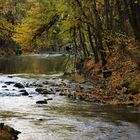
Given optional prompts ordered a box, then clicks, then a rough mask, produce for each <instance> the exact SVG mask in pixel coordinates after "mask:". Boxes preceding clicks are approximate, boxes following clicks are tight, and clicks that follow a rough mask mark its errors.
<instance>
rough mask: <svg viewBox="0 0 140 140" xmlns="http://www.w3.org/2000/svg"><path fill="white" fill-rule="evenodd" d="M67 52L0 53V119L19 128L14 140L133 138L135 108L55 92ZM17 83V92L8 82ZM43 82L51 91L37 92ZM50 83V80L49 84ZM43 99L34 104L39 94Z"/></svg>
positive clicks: (139, 126)
mask: <svg viewBox="0 0 140 140" xmlns="http://www.w3.org/2000/svg"><path fill="white" fill-rule="evenodd" d="M67 59H68V56H63V55H60V54H58V55H53V54H52V55H48V54H36V55H26V56H16V57H9V58H1V59H0V73H1V74H0V122H4V123H6V124H8V125H10V126H12V127H14V128H15V129H17V130H19V131H21V134H20V135H19V140H139V139H140V108H138V107H131V106H115V105H114V106H111V105H110V106H109V105H97V104H93V103H88V102H84V101H79V100H72V99H69V98H67V97H64V96H59V92H57V90H56V89H57V88H58V87H59V86H61V84H62V82H65V83H68V84H70V83H69V80H68V79H62V78H61V76H62V74H63V72H64V71H65V69H66V65H65V64H66V63H67V62H68V60H67ZM16 82H18V83H22V84H23V85H24V86H25V87H24V89H25V90H26V91H27V92H28V93H29V96H22V95H21V93H20V90H19V88H17V87H14V83H16ZM43 82H47V84H44V85H43V86H44V87H45V88H53V90H54V91H55V92H56V94H53V95H47V96H43V95H41V94H38V93H37V92H36V90H35V89H36V86H39V85H40V83H43ZM54 84H55V86H54ZM50 97H51V98H53V100H50V101H49V102H48V104H44V105H43V104H42V105H40V104H36V101H38V100H42V99H44V98H50Z"/></svg>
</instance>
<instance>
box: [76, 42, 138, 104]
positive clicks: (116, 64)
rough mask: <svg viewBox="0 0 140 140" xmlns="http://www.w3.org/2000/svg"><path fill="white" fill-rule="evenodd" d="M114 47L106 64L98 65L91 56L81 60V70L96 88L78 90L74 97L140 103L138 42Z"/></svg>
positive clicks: (116, 102) (121, 102) (114, 102)
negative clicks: (122, 46)
mask: <svg viewBox="0 0 140 140" xmlns="http://www.w3.org/2000/svg"><path fill="white" fill-rule="evenodd" d="M130 45H131V46H130ZM132 45H133V46H132ZM114 48H115V49H114V50H113V52H112V53H111V54H110V56H109V57H108V62H107V64H106V65H105V66H104V67H102V65H101V63H98V64H95V63H94V60H93V59H92V58H91V57H89V58H86V59H85V60H84V61H80V62H79V63H78V65H77V66H78V69H79V73H80V74H81V75H83V76H82V77H85V79H86V80H89V81H90V82H92V83H93V85H94V86H95V87H94V89H91V90H82V89H81V90H79V91H77V92H75V94H74V96H75V97H74V98H76V97H78V98H80V99H82V100H86V101H92V102H97V103H103V104H126V105H136V106H137V105H140V65H139V64H140V62H139V61H140V57H139V56H140V55H139V54H140V51H139V49H138V48H139V45H136V43H133V44H132V43H130V44H129V45H128V48H125V47H124V48H120V47H114ZM134 54H135V55H134Z"/></svg>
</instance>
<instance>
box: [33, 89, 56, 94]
mask: <svg viewBox="0 0 140 140" xmlns="http://www.w3.org/2000/svg"><path fill="white" fill-rule="evenodd" d="M35 91H37V92H38V93H40V94H54V92H53V91H50V90H47V89H43V88H37V89H36V90H35Z"/></svg>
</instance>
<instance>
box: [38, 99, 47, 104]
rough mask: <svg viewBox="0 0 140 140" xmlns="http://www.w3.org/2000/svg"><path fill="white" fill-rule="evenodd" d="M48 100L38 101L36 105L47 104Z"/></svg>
mask: <svg viewBox="0 0 140 140" xmlns="http://www.w3.org/2000/svg"><path fill="white" fill-rule="evenodd" d="M47 103H48V102H47V99H44V100H40V101H36V104H47Z"/></svg>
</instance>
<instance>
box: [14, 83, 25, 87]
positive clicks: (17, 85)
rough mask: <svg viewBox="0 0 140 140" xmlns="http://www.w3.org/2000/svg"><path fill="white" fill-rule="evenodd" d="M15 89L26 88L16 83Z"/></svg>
mask: <svg viewBox="0 0 140 140" xmlns="http://www.w3.org/2000/svg"><path fill="white" fill-rule="evenodd" d="M14 87H17V88H24V86H23V85H22V84H21V83H16V84H15V85H14Z"/></svg>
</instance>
